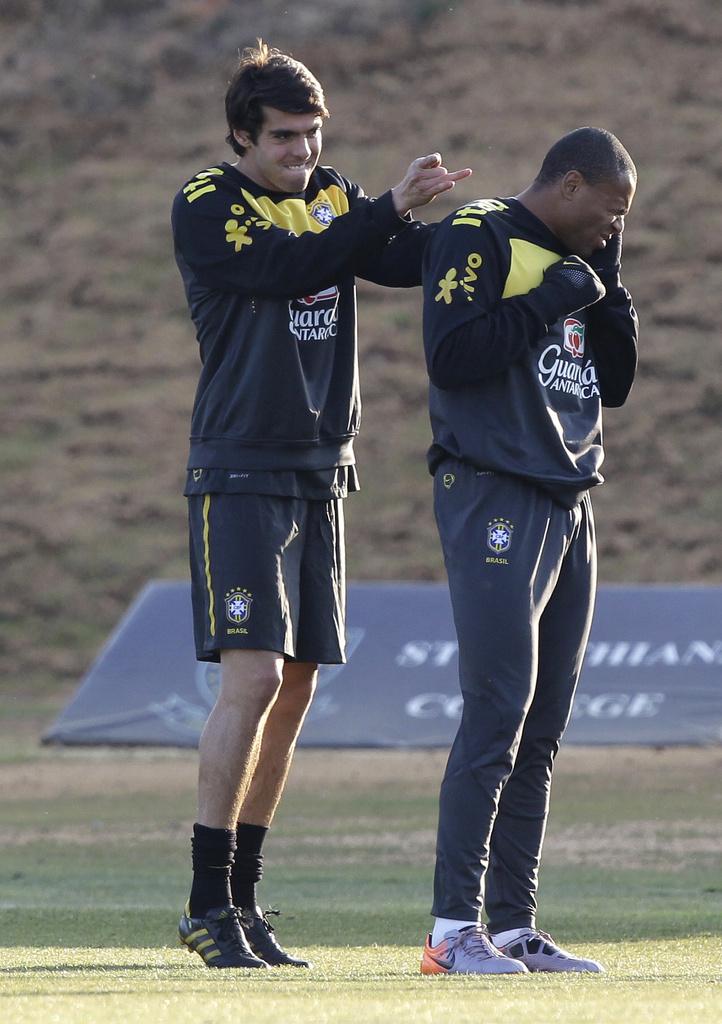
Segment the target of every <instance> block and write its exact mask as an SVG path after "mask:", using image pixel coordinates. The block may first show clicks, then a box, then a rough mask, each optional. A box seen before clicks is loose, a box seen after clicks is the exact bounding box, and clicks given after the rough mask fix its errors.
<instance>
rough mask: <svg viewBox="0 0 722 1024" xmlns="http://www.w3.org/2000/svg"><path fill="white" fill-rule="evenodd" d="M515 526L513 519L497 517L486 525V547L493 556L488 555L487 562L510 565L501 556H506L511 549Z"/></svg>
mask: <svg viewBox="0 0 722 1024" xmlns="http://www.w3.org/2000/svg"><path fill="white" fill-rule="evenodd" d="M513 533H514V524H513V523H512V521H511V519H504V518H503V517H501V516H496V517H495V518H494V519H490V520H489V522H488V523H487V524H486V545H487V547H488V548H489V550H490V551H493V552H494V554H493V555H487V556H486V561H487V562H490V563H492V564H495V565H508V564H509V562H508V560H507V559H506V558H501V557H500V556H501V555H503V554H505V553H506V552H507V551H508V550H509V548H510V547H511V539H512V534H513Z"/></svg>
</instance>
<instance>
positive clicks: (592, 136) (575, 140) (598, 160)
mask: <svg viewBox="0 0 722 1024" xmlns="http://www.w3.org/2000/svg"><path fill="white" fill-rule="evenodd" d="M568 171H579V173H580V174H581V175H582V176H583V177H584V180H585V181H587V182H588V183H589V184H590V185H599V184H601V182H606V181H618V180H619V179H620V178H623V177H625V176H626V175H629V176H630V177H631V178H633V179H634V180H635V181H636V178H637V168H636V167H635V166H634V162H633V160H632V158H631V156H630V155H629V153H628V152H627V151H626V149H625V148H624V146H623V145H622V143H621V142H620V141H619V139H618V138H617V137H616V135H612V133H611V132H608V131H605V129H604V128H576V129H575V130H574V131H573V132H569V133H568V134H567V135H563V136H562V138H561V139H559V141H558V142H555V143H554V145H553V146H552V148H551V149H550V150H549V152H548V153H547V155H546V156H545V157H544V161H543V163H542V165H541V170H540V171H539V173H538V174H537V176H536V178H535V180H534V181H535V184H536V185H551V184H552V183H553V182H555V181H558V180H559V178H563V177H564V175H565V174H566V173H567V172H568Z"/></svg>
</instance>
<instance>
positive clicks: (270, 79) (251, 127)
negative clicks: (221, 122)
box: [226, 39, 328, 156]
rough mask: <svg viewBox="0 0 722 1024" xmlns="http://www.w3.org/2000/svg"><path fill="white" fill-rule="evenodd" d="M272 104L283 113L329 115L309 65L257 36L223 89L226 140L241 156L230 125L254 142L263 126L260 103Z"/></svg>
mask: <svg viewBox="0 0 722 1024" xmlns="http://www.w3.org/2000/svg"><path fill="white" fill-rule="evenodd" d="M264 106H267V107H275V109H276V110H283V111H284V113H286V114H318V115H319V116H320V117H328V110H326V100H325V99H324V95H323V89H322V88H321V85H320V83H319V82H318V80H317V79H316V78H314V76H313V75H312V74H311V72H310V71H309V70H308V68H307V67H306V66H305V65H304V64H301V62H300V61H298V60H294V59H293V57H289V56H288V55H287V54H285V53H281V51H280V50H275V49H272V48H271V47H269V46H267V45H266V43H264V42H263V40H262V39H259V40H258V44H257V45H256V46H249V47H247V48H246V49H245V50H244V51H243V53H241V55H240V60H239V62H238V67H237V68H236V71H235V74H234V75H233V78H232V79H231V81H230V83H229V85H228V90H227V92H226V120H227V121H228V135H227V136H226V142H227V143H228V144H229V146H231V148H232V149H233V151H234V152H235V153H238V155H239V156H243V154H244V153H245V146H241V145H240V143H239V142H238V141H237V139H236V138H235V136H234V135H233V129H234V128H236V129H238V130H240V131H245V132H248V134H249V135H250V137H251V139H252V141H253V142H255V141H256V139H257V138H258V133H259V131H260V130H261V128H262V127H263V107H264Z"/></svg>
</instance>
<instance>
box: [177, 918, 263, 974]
mask: <svg viewBox="0 0 722 1024" xmlns="http://www.w3.org/2000/svg"><path fill="white" fill-rule="evenodd" d="M239 916H240V915H239V912H238V910H236V908H235V907H214V908H213V909H212V910H209V911H208V912H207V913H206V915H205V917H191V916H190V912H189V907H188V905H187V904H186V908H185V910H184V911H183V914H182V916H181V919H180V923H179V925H178V937H179V939H180V943H181V945H182V946H185V947H186V949H187V950H188V952H189V953H198V955H199V956H201V957H202V958H203V960H204V961H205V964H206V966H207V967H263V968H268V964H267V963H266V961H265V960H262V959H260V958H259V957H257V956H255V955H254V954H253V953H252V952H251V949H250V947H249V945H248V942H247V941H246V936H245V935H244V933H243V929H242V928H241V924H240V920H239Z"/></svg>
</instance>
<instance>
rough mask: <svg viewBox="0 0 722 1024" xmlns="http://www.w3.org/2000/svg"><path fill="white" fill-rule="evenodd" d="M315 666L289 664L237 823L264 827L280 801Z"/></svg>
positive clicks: (265, 727)
mask: <svg viewBox="0 0 722 1024" xmlns="http://www.w3.org/2000/svg"><path fill="white" fill-rule="evenodd" d="M317 670H318V666H317V665H314V664H311V663H309V662H301V661H288V662H286V664H285V666H284V668H283V683H282V685H281V688H280V690H279V691H278V695H277V696H276V700H275V702H274V704H273V707H272V708H271V710H270V711H269V713H268V718H267V719H266V723H265V726H264V729H263V736H262V739H261V745H260V751H259V753H258V757H257V760H256V767H255V771H254V772H253V775H252V777H251V779H250V782H249V785H248V788H247V789H246V792H245V796H244V797H243V800H242V802H241V806H240V809H239V813H238V821H239V822H246V823H248V824H253V825H263V826H265V827H266V828H268V826H269V825H270V824H271V822H272V821H273V816H274V814H275V812H276V808H277V807H278V802H279V800H280V799H281V795H282V793H283V790H284V787H285V785H286V779H287V778H288V771H289V769H290V767H291V760H292V758H293V752H294V750H295V748H296V740H297V739H298V734H299V732H300V731H301V726H302V725H303V720H304V718H305V717H306V712H307V711H308V708H309V705H310V703H311V700H312V698H313V692H314V689H315V686H316V678H317Z"/></svg>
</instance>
